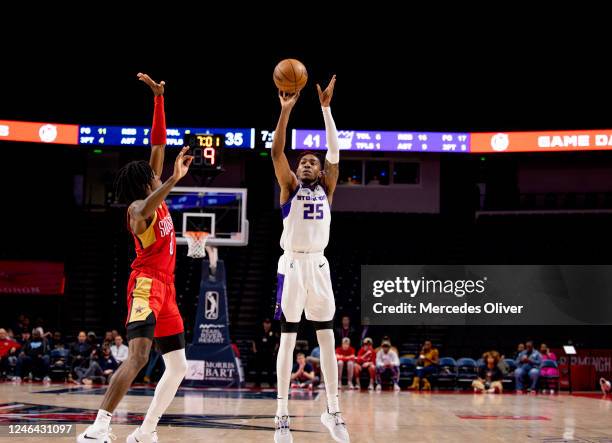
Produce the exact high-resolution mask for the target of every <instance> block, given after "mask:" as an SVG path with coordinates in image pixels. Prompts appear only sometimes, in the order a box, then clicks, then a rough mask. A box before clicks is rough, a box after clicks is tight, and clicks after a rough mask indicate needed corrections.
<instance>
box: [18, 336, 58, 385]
mask: <svg viewBox="0 0 612 443" xmlns="http://www.w3.org/2000/svg"><path fill="white" fill-rule="evenodd" d="M30 373H31V374H32V378H33V379H34V380H38V381H40V380H44V381H49V380H50V379H49V346H48V344H47V341H46V340H45V339H44V338H43V330H42V328H34V329H33V330H32V338H31V339H30V340H28V342H27V343H26V344H25V345H24V346H23V348H22V350H21V353H20V354H19V358H18V359H17V377H16V380H17V381H20V380H21V379H22V378H28V376H29V374H30Z"/></svg>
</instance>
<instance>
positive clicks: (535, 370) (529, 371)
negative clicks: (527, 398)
mask: <svg viewBox="0 0 612 443" xmlns="http://www.w3.org/2000/svg"><path fill="white" fill-rule="evenodd" d="M541 363H542V356H541V355H540V353H539V352H538V351H537V350H535V349H533V342H532V341H531V340H530V341H528V342H527V343H525V350H524V351H523V352H521V353H520V354H519V355H518V357H517V359H516V366H517V368H516V371H514V378H515V379H516V390H517V392H521V391H522V390H523V379H524V378H526V377H529V379H530V380H531V385H530V386H529V389H528V391H529V392H536V389H537V387H538V378H539V377H540V364H541Z"/></svg>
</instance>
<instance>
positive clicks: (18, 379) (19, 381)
mask: <svg viewBox="0 0 612 443" xmlns="http://www.w3.org/2000/svg"><path fill="white" fill-rule="evenodd" d="M11 381H13V382H15V383H21V377H19V376H17V375H16V376H15V377H13V379H12V380H11Z"/></svg>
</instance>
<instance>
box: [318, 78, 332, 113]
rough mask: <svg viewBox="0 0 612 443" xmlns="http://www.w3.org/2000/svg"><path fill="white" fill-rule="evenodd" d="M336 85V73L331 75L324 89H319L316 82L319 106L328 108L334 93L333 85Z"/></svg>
mask: <svg viewBox="0 0 612 443" xmlns="http://www.w3.org/2000/svg"><path fill="white" fill-rule="evenodd" d="M335 85H336V75H333V76H332V79H331V80H330V82H329V84H328V85H327V88H325V90H324V91H323V90H321V85H319V84H318V83H317V92H318V93H319V101H320V102H321V106H323V107H324V108H328V107H329V104H330V103H331V99H332V96H333V95H334V86H335Z"/></svg>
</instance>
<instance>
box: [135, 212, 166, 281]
mask: <svg viewBox="0 0 612 443" xmlns="http://www.w3.org/2000/svg"><path fill="white" fill-rule="evenodd" d="M128 229H129V230H130V232H132V230H131V228H130V226H129V214H128ZM132 236H133V237H134V243H135V245H136V258H135V259H134V261H133V262H132V269H134V270H140V271H142V270H153V271H156V272H161V273H163V274H166V275H173V274H174V264H175V262H176V256H175V250H176V239H175V234H174V224H173V223H172V217H171V216H170V211H169V210H168V206H166V203H165V202H162V204H161V205H159V206H158V208H157V209H156V210H155V214H154V215H153V221H152V222H151V224H150V225H149V227H148V228H147V229H146V231H144V232H143V233H142V234H139V235H136V234H134V233H133V232H132Z"/></svg>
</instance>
